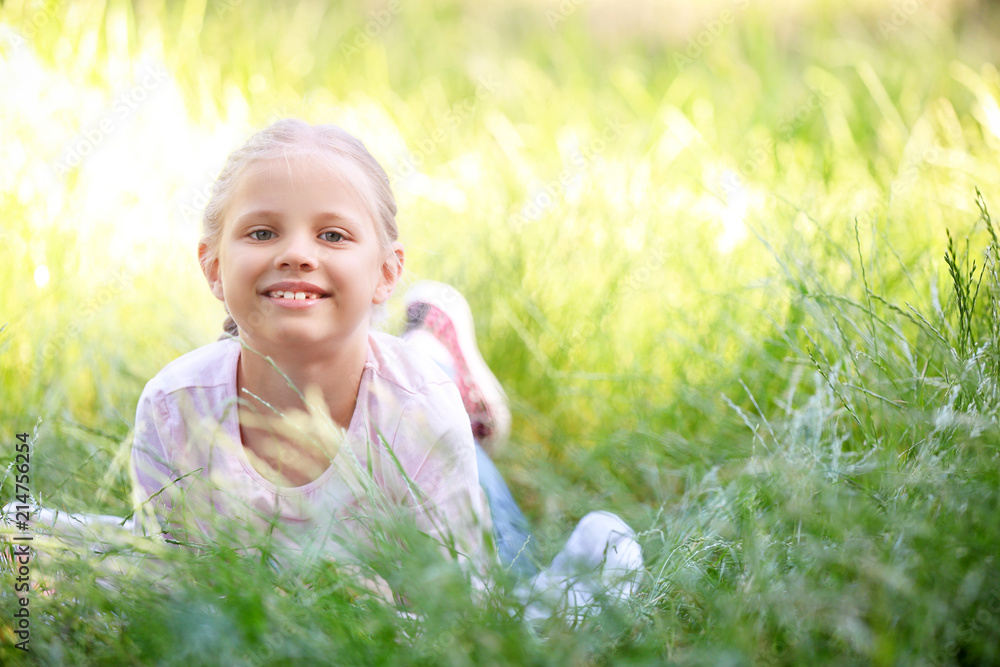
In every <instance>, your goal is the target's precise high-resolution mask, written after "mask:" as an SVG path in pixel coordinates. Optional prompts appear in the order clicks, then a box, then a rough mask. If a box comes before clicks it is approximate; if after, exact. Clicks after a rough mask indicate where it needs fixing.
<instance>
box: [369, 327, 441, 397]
mask: <svg viewBox="0 0 1000 667" xmlns="http://www.w3.org/2000/svg"><path fill="white" fill-rule="evenodd" d="M368 341H369V355H368V363H367V366H368V367H369V368H371V370H372V372H373V374H374V376H375V377H376V378H377V379H378V380H379V381H380V382H382V383H386V384H390V385H392V386H394V387H395V388H396V389H397V390H398V391H400V392H402V393H405V394H412V395H420V394H425V393H427V392H428V391H432V392H433V391H436V390H437V389H439V388H440V387H448V386H452V385H453V384H454V383H453V382H452V381H451V379H450V378H449V377H448V375H447V374H446V373H445V372H444V371H443V370H441V368H440V367H439V366H438V365H437V364H436V363H434V361H433V360H432V359H431V358H430V357H428V356H427V355H425V354H424V353H423V352H421V351H420V350H418V349H417V348H416V347H415V346H412V345H410V344H409V343H407V342H406V341H405V340H403V339H402V338H398V337H396V336H393V335H391V334H387V333H383V332H380V331H372V332H370V333H369V336H368Z"/></svg>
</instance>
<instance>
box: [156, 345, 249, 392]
mask: <svg viewBox="0 0 1000 667" xmlns="http://www.w3.org/2000/svg"><path fill="white" fill-rule="evenodd" d="M239 356H240V343H239V340H238V339H236V338H227V339H224V340H219V341H216V342H214V343H209V344H208V345H205V346H203V347H199V348H198V349H196V350H192V351H190V352H188V353H186V354H183V355H181V356H180V357H177V358H176V359H174V360H173V361H171V362H170V363H169V364H167V365H166V366H164V367H163V369H162V370H161V371H160V372H159V373H157V374H156V376H155V377H153V379H152V380H150V381H149V383H148V384H147V389H149V388H150V387H155V388H156V389H157V390H159V391H161V392H163V393H165V394H169V393H172V392H175V391H178V390H181V389H189V388H193V387H203V388H208V387H222V386H228V385H229V384H231V383H233V381H234V378H235V376H236V375H235V374H236V364H237V362H238V360H239Z"/></svg>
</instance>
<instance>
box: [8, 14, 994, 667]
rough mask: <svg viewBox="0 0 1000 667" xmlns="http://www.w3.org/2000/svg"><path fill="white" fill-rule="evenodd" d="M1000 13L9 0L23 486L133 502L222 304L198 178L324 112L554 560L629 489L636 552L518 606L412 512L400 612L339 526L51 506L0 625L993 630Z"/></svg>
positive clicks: (299, 638) (143, 633) (375, 647)
mask: <svg viewBox="0 0 1000 667" xmlns="http://www.w3.org/2000/svg"><path fill="white" fill-rule="evenodd" d="M997 34H1000V11H998V8H997V7H996V5H995V4H992V3H987V2H973V1H972V0H968V1H964V2H962V1H957V0H956V1H954V2H945V1H931V0H900V1H898V2H890V1H888V0H886V1H878V2H860V1H857V2H844V3H836V2H826V1H820V0H815V1H810V2H799V3H791V2H787V3H774V4H769V5H766V6H765V5H764V4H763V3H755V2H752V1H751V0H732V1H727V0H718V1H715V2H710V3H707V4H703V5H699V7H698V8H695V7H693V6H688V4H687V3H680V2H676V3H675V2H666V1H664V2H655V1H653V0H634V1H633V2H626V3H611V2H607V1H603V0H589V1H587V2H584V1H583V0H563V1H561V2H556V1H554V0H553V1H551V2H550V1H548V0H512V1H511V2H506V3H504V2H499V1H492V0H491V1H489V2H482V3H474V2H471V1H466V0H429V1H427V2H421V3H402V2H398V1H397V0H390V1H389V2H366V3H358V4H356V5H355V4H331V5H328V4H327V3H322V2H318V1H309V2H296V3H271V4H268V3H262V2H254V1H251V0H219V1H216V0H207V1H206V0H201V1H200V2H199V1H198V0H187V1H186V2H183V3H179V2H178V3H173V2H167V1H166V0H135V1H133V2H125V1H122V0H106V1H97V2H89V3H83V2H79V3H77V2H68V3H58V2H21V1H12V0H5V1H4V2H2V4H0V100H2V101H0V132H2V136H3V139H2V141H0V210H2V211H3V226H2V241H3V242H2V247H3V252H2V254H0V257H2V258H3V261H2V262H0V279H2V285H3V286H4V289H3V290H0V326H2V329H0V424H2V425H3V428H4V431H3V432H2V433H0V443H2V449H0V452H2V461H3V465H4V468H5V470H6V472H5V474H4V476H3V477H2V484H0V501H2V502H3V503H7V502H10V501H11V500H13V499H14V497H15V476H16V473H17V469H16V468H15V465H14V464H15V445H16V444H17V439H16V434H17V433H21V432H26V433H29V434H30V442H31V467H30V484H31V492H32V494H33V496H34V499H35V500H36V501H37V502H38V503H40V504H41V505H43V506H45V507H50V508H57V509H60V510H62V511H66V512H93V513H104V514H110V515H117V516H123V517H124V516H126V515H128V514H129V513H130V512H131V511H132V505H131V499H130V495H129V494H130V489H131V481H130V479H129V466H128V462H129V448H130V445H131V432H132V427H133V422H134V415H135V406H136V402H137V400H138V397H139V394H140V392H141V391H142V388H143V386H144V384H145V383H146V382H147V381H148V380H149V379H150V378H151V377H152V376H153V375H155V374H156V372H157V371H159V369H161V368H162V367H163V366H164V365H165V364H166V363H167V362H169V361H170V360H172V359H174V358H176V357H177V356H179V355H181V354H183V353H185V352H187V351H189V350H192V349H194V348H196V347H199V346H201V345H204V344H207V343H209V342H211V341H213V340H215V339H216V338H217V337H218V336H219V334H220V333H221V326H222V321H223V319H224V313H223V310H222V306H221V304H219V302H218V301H216V300H215V299H214V298H213V297H212V295H211V293H210V292H209V290H208V289H207V287H206V284H205V280H204V278H203V276H202V275H201V273H200V270H199V267H198V263H197V259H196V244H197V241H198V238H199V236H200V227H199V225H200V216H201V207H202V206H203V205H204V203H205V200H206V196H207V193H208V190H209V188H210V185H211V182H212V179H213V177H214V175H215V173H216V172H217V171H218V169H219V168H220V167H221V164H222V161H223V160H224V158H225V156H226V155H227V154H228V152H229V151H230V150H232V149H233V148H235V147H236V146H238V145H239V144H240V143H242V140H243V139H245V138H246V137H247V136H248V135H249V134H250V133H251V132H252V131H253V130H254V129H256V128H259V127H261V126H262V125H264V124H266V123H267V122H268V121H270V120H273V119H276V118H280V117H285V116H296V117H300V118H304V119H306V120H308V121H311V122H335V123H337V124H339V125H342V126H343V127H345V128H347V129H348V130H350V131H351V132H354V133H355V134H357V135H358V136H359V137H361V138H362V139H363V140H364V141H365V143H366V145H367V146H368V147H369V149H370V150H371V151H372V153H373V154H374V155H375V156H376V157H377V158H378V159H379V160H380V161H381V162H382V164H383V165H385V167H386V170H387V172H388V173H389V175H390V179H391V180H392V185H393V189H394V191H395V193H396V197H397V201H398V204H399V210H400V214H399V217H398V220H399V225H400V229H401V240H402V241H403V243H404V245H405V246H406V250H407V263H406V280H407V281H409V282H408V283H407V284H410V283H412V282H415V281H416V280H419V279H422V278H430V279H435V280H442V281H445V282H449V283H452V284H454V285H456V286H457V287H459V288H460V289H461V290H462V291H463V293H464V294H465V295H466V297H467V299H468V301H469V302H470V304H471V307H472V309H473V313H474V315H475V318H476V323H477V332H478V339H479V345H480V347H481V349H482V351H483V354H484V356H485V358H486V359H487V361H488V362H489V364H490V366H491V367H492V369H493V370H494V372H495V373H496V375H497V376H498V377H499V378H500V380H501V381H502V383H503V385H504V387H505V389H506V391H507V393H508V395H509V397H510V400H511V407H512V412H513V416H514V422H513V432H512V437H511V441H510V443H509V444H508V445H507V446H506V448H505V449H503V450H502V451H501V452H500V453H499V454H498V456H497V460H496V462H497V465H498V467H499V468H500V470H501V471H502V472H503V473H504V475H505V476H506V478H507V479H508V481H509V483H510V485H511V487H512V490H513V492H514V495H515V496H516V497H517V498H518V500H519V501H520V502H521V505H522V507H523V508H524V510H525V512H526V514H527V515H528V516H529V519H530V520H531V522H532V524H533V527H534V530H535V533H536V535H537V537H538V539H539V542H540V545H541V550H542V554H541V556H542V559H543V560H544V559H546V558H551V557H552V555H553V554H554V553H556V552H557V551H558V549H559V548H560V547H561V545H562V542H563V540H565V538H566V537H567V535H568V532H569V531H570V529H571V528H572V526H573V525H574V523H575V521H576V520H577V519H579V518H580V517H581V516H583V515H584V514H586V513H587V512H589V511H591V510H595V509H608V510H611V511H614V512H616V513H618V514H620V515H621V516H622V517H623V518H624V519H625V520H626V521H628V522H629V523H630V525H632V526H634V527H635V529H636V530H637V532H638V533H639V540H640V542H641V544H642V547H643V550H644V554H645V560H646V572H645V583H644V586H643V589H642V592H641V593H640V594H639V595H638V596H636V597H634V598H633V599H630V600H628V601H627V602H626V603H623V604H606V605H604V606H603V608H602V609H601V610H600V611H599V612H597V613H594V614H592V615H591V616H589V617H588V618H586V619H582V620H581V619H574V618H568V617H566V616H565V615H560V614H556V615H555V616H553V617H552V618H551V619H549V620H547V621H545V622H541V623H529V622H526V621H524V620H523V618H522V616H523V612H524V608H523V604H522V603H521V602H519V601H518V599H517V596H516V595H515V594H514V593H513V591H512V584H511V582H510V581H509V580H508V579H507V578H505V576H504V573H502V572H497V573H496V582H497V583H496V585H495V586H494V587H492V588H490V590H489V591H488V592H487V594H485V595H483V596H478V597H477V596H470V595H469V593H468V588H467V584H466V582H465V580H464V579H463V577H462V576H461V573H460V572H458V571H456V570H454V569H448V568H446V567H444V568H442V567H440V566H436V565H434V563H433V562H431V561H430V560H428V559H429V558H430V557H429V556H428V555H427V554H425V553H422V552H420V551H419V550H411V551H410V552H392V551H391V550H389V551H387V552H386V553H382V554H375V555H373V556H372V565H371V567H372V569H373V570H374V571H377V572H380V573H382V574H385V573H389V575H387V576H390V578H392V577H394V579H393V581H395V582H396V583H398V585H400V586H404V587H406V590H407V591H408V595H407V597H408V599H409V600H411V604H410V606H408V607H407V608H406V609H405V610H404V611H406V612H407V613H405V614H401V613H400V610H398V609H396V608H394V607H392V606H391V605H388V604H385V603H382V602H379V601H377V600H374V599H372V598H371V597H370V596H366V595H364V594H363V593H362V592H360V591H359V588H358V585H357V582H356V580H355V579H354V578H353V575H352V574H351V573H350V572H347V571H345V570H344V569H343V568H338V567H337V565H336V564H332V563H326V564H323V565H315V564H313V565H311V566H309V567H303V568H300V569H294V570H282V569H275V568H274V567H272V566H271V565H270V564H269V561H268V559H267V558H260V557H256V558H255V557H252V556H247V555H245V554H240V553H238V552H236V551H234V550H233V549H231V548H227V547H224V546H218V547H208V548H205V549H202V550H198V551H192V552H190V553H188V552H184V551H171V552H170V553H169V554H166V555H164V554H161V553H159V552H157V553H156V554H155V555H157V556H158V557H159V558H161V560H162V562H164V563H166V565H167V566H168V567H169V574H167V575H164V573H163V571H162V570H161V569H159V568H154V567H149V566H148V565H147V558H148V557H149V555H150V553H151V549H152V547H150V546H148V545H143V544H142V543H140V542H138V541H137V542H136V543H133V544H128V545H123V546H121V547H120V548H116V549H114V550H112V551H111V552H108V553H94V552H93V550H92V549H87V548H81V547H79V546H74V545H72V544H60V543H58V542H57V541H46V540H43V539H41V538H39V541H38V542H37V544H36V547H37V550H38V551H39V552H44V554H45V555H46V556H47V558H48V561H47V562H45V563H43V562H42V561H36V563H37V564H35V565H33V567H34V568H35V569H34V570H33V577H34V582H35V584H36V587H35V588H34V589H33V590H32V591H31V593H30V608H31V612H32V616H31V643H30V653H25V652H23V651H21V650H18V649H17V648H15V644H16V643H17V642H18V641H19V639H18V637H17V635H16V634H15V630H16V629H17V626H16V619H15V617H14V616H13V614H14V611H15V610H16V609H17V608H18V604H19V603H18V597H17V595H16V593H15V579H16V571H14V570H12V569H11V568H9V567H0V610H2V612H0V613H2V616H0V662H2V663H3V664H48V665H71V664H135V665H145V664H165V665H172V664H184V665H193V664H252V665H263V664H267V665H271V664H274V665H280V664H303V663H314V662H315V663H320V664H326V663H329V664H387V665H388V664H428V665H439V664H452V665H463V664H478V663H485V664H593V665H598V664H650V665H652V664H683V665H745V664H754V665H785V664H788V665H797V664H878V665H935V666H936V665H951V664H977V665H979V664H1000V563H998V551H1000V549H998V546H1000V520H998V517H1000V455H998V443H1000V424H998V416H1000V241H998V237H997V235H998V234H1000V231H998V228H1000V217H998V216H1000V72H998V70H997V66H996V63H998V62H1000V42H998V41H997V39H996V35H997ZM405 288H406V285H405V284H404V286H403V290H405ZM397 301H398V300H397ZM380 326H382V327H383V328H385V329H386V330H389V331H393V332H398V331H400V329H401V326H402V313H401V312H400V309H399V307H398V305H392V306H391V307H390V315H389V318H388V319H387V320H386V321H385V322H384V323H382V324H381V325H380ZM4 530H5V532H6V533H7V535H8V536H11V535H13V532H14V531H13V529H12V528H9V529H4ZM43 565H44V566H43ZM438 565H439V564H438ZM112 570H119V571H120V573H118V574H109V572H110V571H112ZM161 577H166V578H165V579H163V580H161ZM162 581H168V582H169V584H168V585H163V584H162Z"/></svg>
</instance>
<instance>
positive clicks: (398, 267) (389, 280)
mask: <svg viewBox="0 0 1000 667" xmlns="http://www.w3.org/2000/svg"><path fill="white" fill-rule="evenodd" d="M405 259H406V256H405V255H404V253H403V244H402V243H400V242H399V241H396V242H394V243H393V244H392V247H391V248H390V252H389V256H388V257H386V258H385V261H384V262H383V263H382V275H381V276H380V277H379V281H378V286H377V287H376V288H375V297H374V298H373V299H372V303H385V302H386V301H387V300H388V299H389V297H390V296H392V293H393V291H394V290H395V289H396V283H397V282H399V277H400V276H401V275H402V274H403V262H404V260H405Z"/></svg>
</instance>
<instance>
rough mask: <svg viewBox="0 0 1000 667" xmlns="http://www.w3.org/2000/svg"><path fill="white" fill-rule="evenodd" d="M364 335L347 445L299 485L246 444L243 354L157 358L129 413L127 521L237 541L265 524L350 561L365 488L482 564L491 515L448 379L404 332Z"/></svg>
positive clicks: (305, 547) (301, 544)
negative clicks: (239, 388)
mask: <svg viewBox="0 0 1000 667" xmlns="http://www.w3.org/2000/svg"><path fill="white" fill-rule="evenodd" d="M368 342H369V344H368V357H367V360H366V362H365V367H364V371H363V373H362V376H361V385H360V388H359V389H358V399H357V404H356V407H355V409H354V414H353V416H352V418H351V424H350V426H349V428H348V429H347V432H346V438H347V439H346V442H347V443H348V446H347V447H344V448H342V449H341V451H340V453H339V454H337V455H336V456H335V457H334V459H333V462H332V464H331V465H330V466H329V468H327V469H326V471H325V472H323V473H322V474H321V475H320V476H319V477H318V478H317V479H315V480H314V481H312V482H310V483H308V484H305V485H303V486H296V487H284V486H278V485H275V484H273V483H272V482H270V481H268V480H267V479H265V478H264V477H263V476H262V475H261V474H260V473H259V472H257V470H255V469H254V467H253V465H252V464H251V463H250V460H249V459H248V457H247V453H246V451H245V449H244V448H243V445H242V441H241V438H240V427H239V414H238V409H237V403H236V401H237V396H236V369H237V364H238V363H239V359H240V354H241V353H242V354H253V352H250V351H249V350H246V351H244V350H242V349H241V345H240V343H239V341H238V340H237V339H229V340H222V341H218V342H216V343H212V344H210V345H206V346H204V347H201V348H199V349H197V350H194V351H192V352H189V353H188V354H185V355H183V356H182V357H180V358H178V359H176V360H174V361H172V362H171V363H169V364H167V366H166V367H165V368H164V369H163V370H162V371H160V372H159V373H158V374H157V375H156V377H154V378H153V379H152V380H150V381H149V383H148V384H147V385H146V388H145V390H144V391H143V392H142V396H141V397H140V398H139V405H138V408H137V410H136V420H135V440H134V444H133V447H132V469H133V471H134V474H135V482H136V486H135V496H136V498H135V500H136V504H137V508H138V509H137V513H136V516H137V518H138V519H139V521H137V525H143V526H145V527H147V528H150V527H152V526H155V525H156V524H154V523H152V520H153V519H154V518H155V520H156V523H158V524H159V526H161V527H162V528H165V529H166V530H167V531H169V533H170V534H171V535H172V536H174V537H176V538H178V539H186V540H188V541H191V542H202V541H204V540H206V539H207V540H214V539H217V538H219V537H221V533H222V532H227V531H232V536H233V537H235V538H236V539H238V540H240V543H242V544H247V546H250V544H249V543H248V540H249V541H252V540H253V539H255V538H254V537H252V536H256V535H260V534H261V530H267V529H269V527H270V526H273V527H274V531H273V532H274V534H275V535H276V537H277V541H278V543H279V544H280V545H284V546H285V547H286V548H289V549H291V550H294V551H302V552H306V553H312V554H323V555H332V556H335V557H337V556H343V557H348V553H347V552H346V551H345V550H344V546H343V543H344V540H345V539H351V538H360V539H361V540H362V541H365V535H366V531H365V530H364V528H363V527H362V526H361V523H363V520H359V519H358V517H363V516H365V515H370V514H371V513H372V511H373V503H372V501H371V500H370V495H369V494H368V493H366V492H365V491H364V490H363V488H364V487H365V485H366V484H367V485H368V486H369V487H371V486H374V487H375V489H376V496H377V495H378V494H379V493H380V494H382V501H388V503H390V504H391V505H392V506H394V507H403V508H406V512H407V515H408V516H412V518H413V519H414V520H415V522H416V525H417V527H418V528H419V529H420V530H421V531H423V532H424V533H426V534H428V535H430V536H431V537H432V538H434V539H436V540H438V541H439V542H441V543H443V544H446V543H448V537H449V535H450V536H452V537H454V538H455V540H456V546H457V547H458V550H459V552H461V553H464V554H465V555H466V556H469V557H472V558H473V560H474V561H476V562H481V561H480V557H481V555H482V550H483V530H486V529H488V526H489V517H488V514H487V510H486V504H485V502H484V498H483V494H482V490H481V488H480V486H479V482H478V471H477V468H476V454H475V447H474V444H473V439H472V430H471V427H470V426H469V419H468V416H467V414H466V412H465V409H464V407H463V405H462V400H461V398H460V396H459V394H458V390H457V388H456V387H455V385H454V383H452V381H451V380H450V379H449V378H448V377H447V376H446V375H445V374H444V372H443V371H441V370H440V369H439V368H438V367H437V365H436V364H434V362H433V361H431V360H430V359H428V358H427V357H425V356H424V355H423V354H421V353H420V352H418V351H416V350H413V349H410V348H409V347H408V346H407V344H406V343H405V342H404V341H402V340H400V339H398V338H395V337H393V336H390V335H388V334H383V333H379V332H371V333H370V334H369V338H368ZM334 432H335V431H334V430H329V431H326V433H327V435H329V434H331V433H334ZM351 454H353V456H354V460H355V461H357V462H359V463H360V466H361V467H360V468H358V467H357V466H356V465H353V464H352V460H351V458H352V457H351ZM394 459H395V460H394ZM396 461H398V465H397V463H396ZM368 466H370V467H371V475H367V474H365V470H366V469H367V467H368ZM403 473H405V475H404V474H403ZM407 478H408V479H409V480H410V483H409V484H408V483H407ZM220 518H221V520H220ZM154 530H155V528H154Z"/></svg>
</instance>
